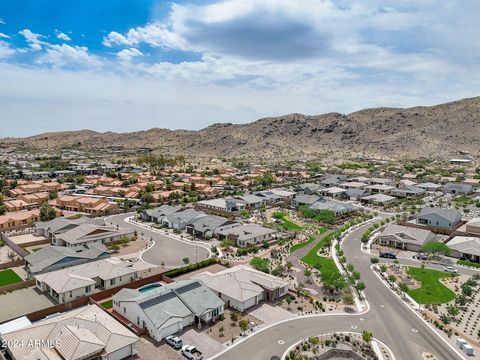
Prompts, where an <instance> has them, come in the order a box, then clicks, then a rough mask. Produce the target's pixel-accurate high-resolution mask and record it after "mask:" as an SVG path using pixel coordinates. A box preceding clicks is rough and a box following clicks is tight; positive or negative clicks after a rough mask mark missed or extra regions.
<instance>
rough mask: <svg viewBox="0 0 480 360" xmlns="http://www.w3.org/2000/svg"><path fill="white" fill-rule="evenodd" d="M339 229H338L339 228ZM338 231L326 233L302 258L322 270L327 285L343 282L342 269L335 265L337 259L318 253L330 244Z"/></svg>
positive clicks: (323, 279)
mask: <svg viewBox="0 0 480 360" xmlns="http://www.w3.org/2000/svg"><path fill="white" fill-rule="evenodd" d="M337 231H338V230H337ZM335 233H336V231H334V232H330V233H328V234H327V235H325V236H324V237H323V238H322V239H321V240H320V241H318V242H317V244H315V246H314V247H313V248H312V249H311V250H310V251H309V252H308V253H307V254H306V255H305V256H304V257H303V258H302V259H301V260H302V261H303V262H304V263H305V264H308V265H310V266H312V267H313V268H316V269H318V270H319V271H320V273H321V276H322V282H323V283H324V284H325V285H333V284H336V283H339V282H342V281H343V280H342V276H341V274H340V271H339V270H338V268H337V265H335V261H333V259H332V258H331V257H325V256H318V255H317V253H318V251H319V250H320V249H323V248H324V247H325V246H328V245H329V244H330V241H331V239H332V236H333V235H334V234H335Z"/></svg>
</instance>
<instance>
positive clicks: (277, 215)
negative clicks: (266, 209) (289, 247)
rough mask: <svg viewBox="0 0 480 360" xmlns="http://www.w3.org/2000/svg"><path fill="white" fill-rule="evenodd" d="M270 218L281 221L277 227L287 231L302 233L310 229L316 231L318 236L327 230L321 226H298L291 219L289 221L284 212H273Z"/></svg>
mask: <svg viewBox="0 0 480 360" xmlns="http://www.w3.org/2000/svg"><path fill="white" fill-rule="evenodd" d="M272 216H273V218H274V219H278V220H281V221H282V223H281V224H279V225H280V226H281V227H282V228H284V229H285V230H287V231H302V230H305V229H310V228H314V229H317V231H318V234H323V233H324V232H325V231H327V229H326V228H324V227H322V226H317V225H310V224H306V225H301V224H298V223H296V222H294V221H293V220H292V219H290V218H289V217H288V215H287V213H286V212H284V211H275V212H274V213H273V214H272Z"/></svg>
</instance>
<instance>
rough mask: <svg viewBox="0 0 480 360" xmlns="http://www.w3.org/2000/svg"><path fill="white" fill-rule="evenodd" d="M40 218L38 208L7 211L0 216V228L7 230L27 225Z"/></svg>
mask: <svg viewBox="0 0 480 360" xmlns="http://www.w3.org/2000/svg"><path fill="white" fill-rule="evenodd" d="M39 220H40V210H39V209H33V210H28V211H18V212H9V213H6V214H5V215H1V216H0V229H2V230H8V229H14V228H18V227H22V226H27V225H31V224H33V223H35V222H36V221H39Z"/></svg>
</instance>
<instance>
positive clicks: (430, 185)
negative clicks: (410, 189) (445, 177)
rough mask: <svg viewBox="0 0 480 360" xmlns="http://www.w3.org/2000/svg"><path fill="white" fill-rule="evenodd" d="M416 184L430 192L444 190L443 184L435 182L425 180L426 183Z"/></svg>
mask: <svg viewBox="0 0 480 360" xmlns="http://www.w3.org/2000/svg"><path fill="white" fill-rule="evenodd" d="M416 186H417V187H419V188H420V189H424V190H425V191H428V192H435V191H440V190H442V187H443V185H440V184H435V183H432V182H425V183H421V184H417V185H416Z"/></svg>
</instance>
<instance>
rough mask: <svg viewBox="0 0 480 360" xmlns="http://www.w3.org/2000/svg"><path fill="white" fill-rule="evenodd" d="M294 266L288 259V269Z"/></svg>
mask: <svg viewBox="0 0 480 360" xmlns="http://www.w3.org/2000/svg"><path fill="white" fill-rule="evenodd" d="M292 267H293V263H292V262H291V261H290V260H289V261H287V269H288V271H290V269H291V268H292Z"/></svg>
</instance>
